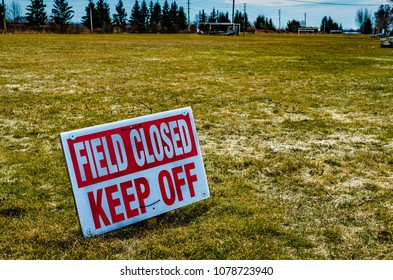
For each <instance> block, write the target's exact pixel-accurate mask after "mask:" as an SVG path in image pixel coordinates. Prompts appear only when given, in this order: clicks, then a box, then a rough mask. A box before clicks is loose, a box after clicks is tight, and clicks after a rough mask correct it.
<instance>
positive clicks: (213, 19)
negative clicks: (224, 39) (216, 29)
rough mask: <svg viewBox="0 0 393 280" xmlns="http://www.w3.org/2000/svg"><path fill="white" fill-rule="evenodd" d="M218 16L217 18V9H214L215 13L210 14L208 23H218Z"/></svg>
mask: <svg viewBox="0 0 393 280" xmlns="http://www.w3.org/2000/svg"><path fill="white" fill-rule="evenodd" d="M217 19H218V16H217V12H216V8H214V7H213V11H212V12H211V13H210V16H209V18H208V19H207V22H211V23H214V22H217Z"/></svg>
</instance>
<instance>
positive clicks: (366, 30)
mask: <svg viewBox="0 0 393 280" xmlns="http://www.w3.org/2000/svg"><path fill="white" fill-rule="evenodd" d="M360 32H361V33H362V34H371V33H373V26H372V23H371V18H368V19H366V21H365V22H364V23H363V25H362V26H361V28H360Z"/></svg>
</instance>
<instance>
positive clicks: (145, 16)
mask: <svg viewBox="0 0 393 280" xmlns="http://www.w3.org/2000/svg"><path fill="white" fill-rule="evenodd" d="M140 15H141V26H148V25H149V21H150V19H149V9H148V8H147V4H146V1H145V0H143V1H142V4H141V13H140Z"/></svg>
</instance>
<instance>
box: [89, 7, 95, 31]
mask: <svg viewBox="0 0 393 280" xmlns="http://www.w3.org/2000/svg"><path fill="white" fill-rule="evenodd" d="M89 6H90V30H91V32H93V30H94V28H93V2H91V0H90V5H89Z"/></svg>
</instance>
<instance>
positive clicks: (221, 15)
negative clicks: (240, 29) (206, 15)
mask: <svg viewBox="0 0 393 280" xmlns="http://www.w3.org/2000/svg"><path fill="white" fill-rule="evenodd" d="M217 22H220V23H230V22H231V21H230V20H229V14H228V13H226V14H224V13H219V14H218V18H217Z"/></svg>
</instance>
